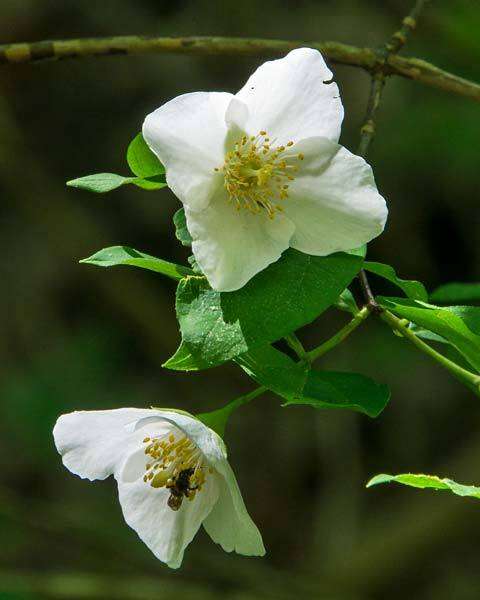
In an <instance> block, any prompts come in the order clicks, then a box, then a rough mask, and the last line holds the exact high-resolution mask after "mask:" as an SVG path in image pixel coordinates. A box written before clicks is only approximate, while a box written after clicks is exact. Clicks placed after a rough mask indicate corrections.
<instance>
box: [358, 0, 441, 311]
mask: <svg viewBox="0 0 480 600" xmlns="http://www.w3.org/2000/svg"><path fill="white" fill-rule="evenodd" d="M428 1H429V0H416V2H415V4H414V6H413V8H412V10H411V11H410V13H409V14H408V15H407V16H406V17H405V18H404V19H403V21H402V26H401V28H400V29H399V30H398V31H396V32H395V33H394V34H393V35H392V37H391V39H390V41H389V42H387V43H386V44H385V46H384V48H383V51H382V54H383V56H384V58H383V63H382V65H381V68H380V69H379V70H378V71H376V72H373V73H372V82H371V87H370V95H369V97H368V104H367V111H366V115H365V121H364V123H363V126H362V128H361V130H360V142H359V145H358V150H357V154H358V155H359V156H362V157H363V158H366V156H367V153H368V149H369V147H370V144H371V142H372V140H373V138H374V136H375V128H376V125H375V120H376V116H377V112H378V107H379V106H380V101H381V99H382V93H383V88H384V86H385V80H386V77H387V71H386V68H385V67H386V65H387V61H388V60H389V59H390V58H393V57H395V56H396V54H397V53H398V51H399V50H400V49H401V48H402V47H403V46H404V45H405V43H406V41H407V36H408V34H409V33H410V32H411V31H413V29H415V27H416V25H417V19H418V17H419V16H420V13H421V12H422V10H423V8H424V6H425V4H426V3H427V2H428ZM389 64H390V63H389ZM358 279H359V281H360V287H361V288H362V293H363V296H364V298H365V302H366V306H367V307H368V308H369V310H371V311H372V312H375V313H377V314H380V313H381V312H382V311H383V308H382V307H381V306H380V305H379V304H378V302H377V301H376V300H375V296H374V294H373V293H372V290H371V289H370V284H369V282H368V276H367V274H366V272H365V271H364V270H363V269H362V270H361V271H360V273H359V274H358Z"/></svg>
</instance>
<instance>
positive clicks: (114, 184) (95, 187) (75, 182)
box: [67, 173, 135, 194]
mask: <svg viewBox="0 0 480 600" xmlns="http://www.w3.org/2000/svg"><path fill="white" fill-rule="evenodd" d="M134 180H135V177H122V176H121V175H116V174H115V173H96V174H95V175H86V176H85V177H79V178H78V179H72V180H71V181H67V185H68V186H69V187H74V188H79V189H81V190H86V191H87V192H96V193H97V194H104V193H105V192H111V191H112V190H115V189H117V188H119V187H121V186H122V185H125V184H127V183H132V182H133V181H134Z"/></svg>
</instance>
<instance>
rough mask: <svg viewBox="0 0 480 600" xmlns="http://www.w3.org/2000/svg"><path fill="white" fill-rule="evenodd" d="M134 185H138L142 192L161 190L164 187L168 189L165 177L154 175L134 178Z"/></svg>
mask: <svg viewBox="0 0 480 600" xmlns="http://www.w3.org/2000/svg"><path fill="white" fill-rule="evenodd" d="M131 183H133V185H136V186H137V187H139V188H142V190H148V191H150V190H161V189H162V188H164V187H167V182H166V181H165V176H164V175H153V176H152V177H145V178H142V177H134V178H133V179H132V181H131Z"/></svg>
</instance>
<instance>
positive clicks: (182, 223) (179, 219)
mask: <svg viewBox="0 0 480 600" xmlns="http://www.w3.org/2000/svg"><path fill="white" fill-rule="evenodd" d="M173 224H174V225H175V235H176V236H177V239H178V240H180V242H181V244H182V246H191V245H192V236H191V235H190V232H189V231H188V229H187V220H186V219H185V211H184V210H183V208H180V209H179V210H177V212H176V213H175V214H174V215H173Z"/></svg>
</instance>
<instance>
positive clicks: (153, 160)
mask: <svg viewBox="0 0 480 600" xmlns="http://www.w3.org/2000/svg"><path fill="white" fill-rule="evenodd" d="M127 162H128V166H129V167H130V169H131V170H132V173H135V175H137V177H141V178H142V179H145V178H146V177H155V176H156V175H163V174H164V173H165V167H164V166H163V165H162V163H161V162H160V161H159V160H158V158H157V157H156V156H155V154H154V153H153V152H152V151H151V150H150V148H149V147H148V146H147V144H146V142H145V140H144V139H143V135H142V134H141V133H139V134H138V135H137V136H136V137H134V138H133V140H132V141H131V142H130V144H129V146H128V150H127Z"/></svg>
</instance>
